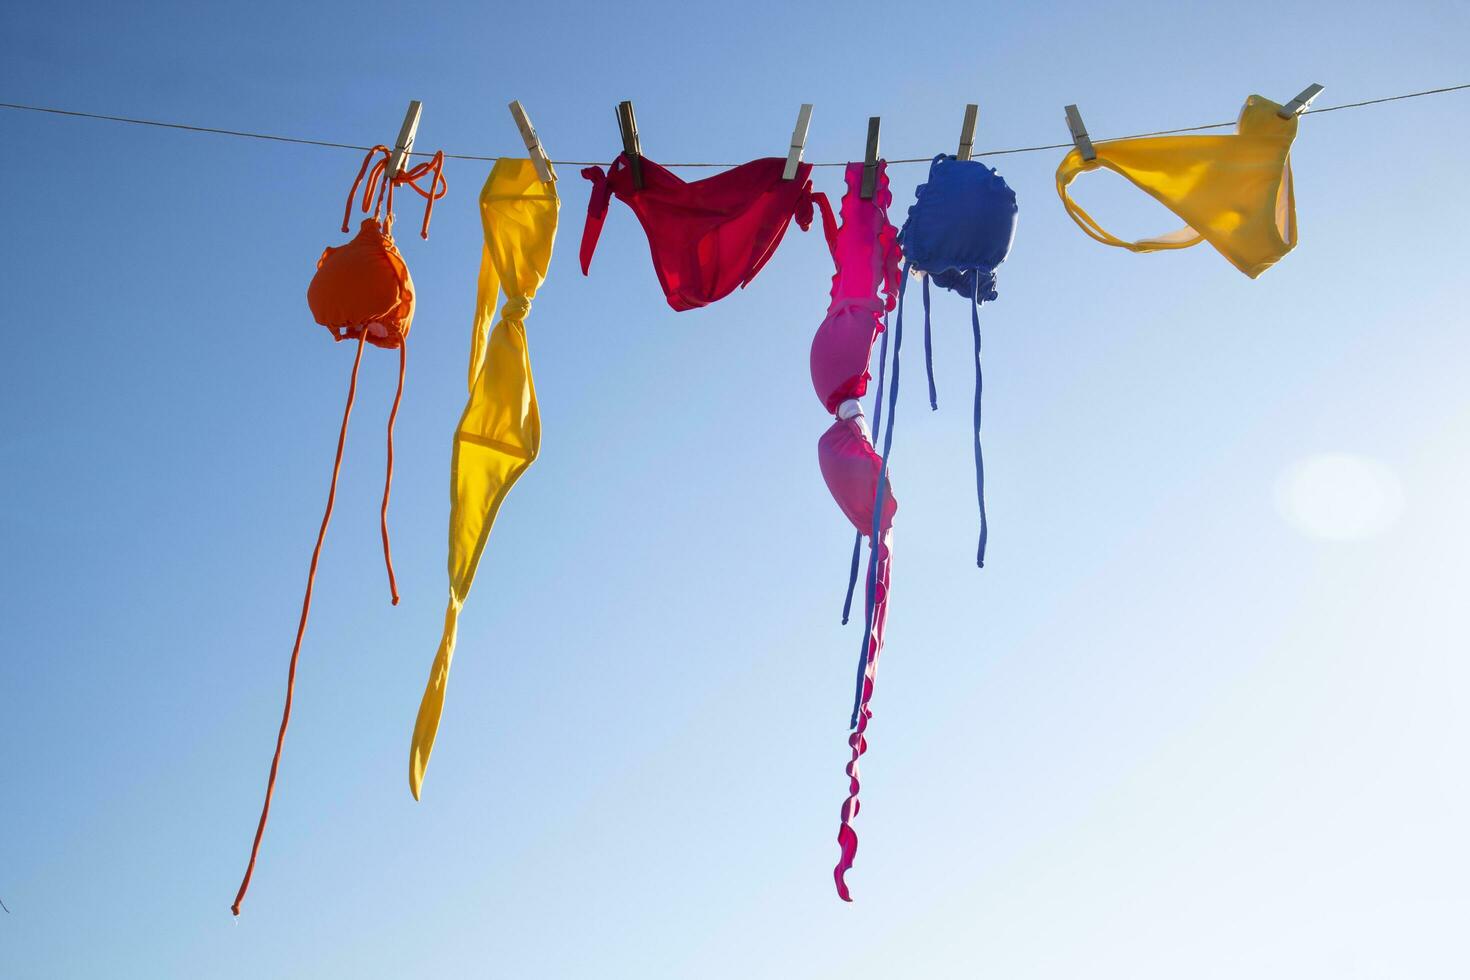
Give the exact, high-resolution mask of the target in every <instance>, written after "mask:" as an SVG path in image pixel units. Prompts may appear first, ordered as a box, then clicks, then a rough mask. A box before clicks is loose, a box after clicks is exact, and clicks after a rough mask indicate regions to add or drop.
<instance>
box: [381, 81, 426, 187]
mask: <svg viewBox="0 0 1470 980" xmlns="http://www.w3.org/2000/svg"><path fill="white" fill-rule="evenodd" d="M423 112H424V104H423V103H422V102H420V101H419V100H418V99H414V100H413V101H412V102H410V103H409V104H408V114H407V115H406V116H404V117H403V128H402V129H400V130H398V142H397V143H394V144H393V157H392V159H390V160H389V161H388V177H389V179H392V178H394V177H397V176H398V175H399V174H401V173H403V171H404V170H405V169H406V168H407V164H408V155H409V153H411V152H412V151H413V140H414V137H415V136H417V135H418V132H419V116H421V115H423Z"/></svg>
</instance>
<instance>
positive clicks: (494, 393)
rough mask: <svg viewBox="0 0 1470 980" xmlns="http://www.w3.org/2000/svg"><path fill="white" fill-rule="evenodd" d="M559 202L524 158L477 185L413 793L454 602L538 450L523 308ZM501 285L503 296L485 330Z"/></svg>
mask: <svg viewBox="0 0 1470 980" xmlns="http://www.w3.org/2000/svg"><path fill="white" fill-rule="evenodd" d="M560 208H561V202H560V201H559V200H558V199H557V195H556V184H554V183H542V182H541V179H540V178H539V177H538V176H537V174H536V169H535V167H534V165H533V164H532V162H531V161H530V160H512V159H507V158H505V157H502V158H501V159H500V160H498V161H496V163H495V167H494V168H493V169H492V170H491V171H490V176H489V178H488V179H487V180H486V181H485V186H484V188H483V189H482V190H481V191H480V221H481V224H482V225H483V228H484V234H485V244H484V248H483V250H482V252H481V257H480V281H479V288H478V291H477V296H476V300H475V319H474V327H473V329H472V331H471V334H470V370H469V387H470V395H469V401H468V402H467V403H466V404H465V409H464V414H463V415H462V416H461V417H460V420H459V427H458V428H457V429H456V430H455V433H454V454H453V458H452V462H451V463H450V479H449V489H450V511H449V606H448V608H447V609H446V610H445V612H444V634H443V636H442V637H441V638H440V640H439V649H438V652H437V653H435V654H434V663H433V666H432V667H430V669H429V683H428V686H427V687H426V688H425V690H424V697H423V701H422V703H421V704H420V705H419V714H418V719H417V720H416V721H415V723H414V729H413V745H412V748H411V750H410V752H409V763H408V785H409V789H410V790H411V791H412V792H413V795H414V798H415V799H418V797H419V793H420V791H421V790H422V788H423V782H424V770H425V768H427V766H428V764H429V754H430V753H431V752H432V751H433V749H434V736H435V734H436V733H437V732H438V730H439V718H440V715H442V714H443V711H444V688H445V685H446V684H447V683H448V680H449V664H450V661H451V660H452V659H453V657H454V645H455V638H456V635H457V632H458V627H459V612H460V609H461V608H462V607H463V606H464V601H465V597H466V596H467V595H468V594H469V591H470V584H471V583H472V582H473V581H474V579H475V569H476V568H477V567H478V566H479V564H480V556H481V554H482V553H483V552H484V550H485V542H486V540H487V539H488V538H489V536H490V529H491V527H492V526H493V525H494V524H495V515H496V514H497V513H498V512H499V510H500V505H501V504H502V503H503V502H504V501H505V497H506V495H507V494H508V493H510V488H511V487H512V486H514V485H515V482H516V480H518V479H520V476H521V474H522V473H524V472H525V471H526V469H527V468H528V467H530V465H531V463H532V462H534V461H535V459H536V454H537V453H538V452H539V451H540V449H541V415H540V411H539V409H538V407H537V405H536V385H535V383H534V382H533V380H532V378H531V359H530V353H529V351H528V349H527V345H526V314H527V313H528V312H529V311H530V309H531V300H532V299H534V298H535V296H536V290H537V289H538V288H540V286H541V283H542V282H544V281H545V279H546V269H547V266H548V265H550V263H551V246H552V242H553V241H554V240H555V238H556V224H557V213H558V211H559V210H560ZM502 291H504V293H505V303H504V304H503V305H502V306H501V308H500V320H499V322H498V323H496V324H495V329H494V330H491V329H490V323H491V320H492V319H493V318H494V316H495V305H496V303H497V302H498V301H499V299H500V294H501V292H502Z"/></svg>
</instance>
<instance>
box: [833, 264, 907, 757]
mask: <svg viewBox="0 0 1470 980" xmlns="http://www.w3.org/2000/svg"><path fill="white" fill-rule="evenodd" d="M908 284H909V264H908V263H907V262H905V263H904V267H903V278H902V281H901V282H900V283H899V287H898V317H897V318H896V320H895V322H894V327H893V381H892V382H890V383H889V386H888V428H887V429H886V430H884V433H883V457H882V458H883V462H882V463H881V464H880V465H879V467H878V490H877V492H876V493H875V494H874V499H873V534H872V537H871V539H870V540H869V542H868V594H867V612H866V615H865V616H864V620H863V648H862V655H861V656H860V657H858V671H857V690H856V692H855V693H854V695H853V701H852V720H851V721H850V722H848V726H847V727H848V728H857V723H858V712H860V711H861V710H862V706H863V678H864V676H865V675H866V674H867V672H868V660H869V658H870V657H871V656H872V650H871V645H872V640H873V605H874V602H875V600H876V597H877V593H878V542H879V540H880V538H881V536H882V534H883V497H884V495H885V493H886V491H887V489H888V455H889V453H890V451H892V449H893V417H894V415H895V410H896V409H897V407H898V352H899V350H900V349H901V348H902V347H903V297H904V293H905V292H906V291H907V290H908ZM887 333H888V331H886V330H885V331H884V335H885V339H884V347H885V348H886V347H887V337H886V335H887ZM880 366H881V362H880ZM875 414H876V410H875ZM874 430H875V432H876V430H877V424H876V423H874Z"/></svg>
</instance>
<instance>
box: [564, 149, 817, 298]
mask: <svg viewBox="0 0 1470 980" xmlns="http://www.w3.org/2000/svg"><path fill="white" fill-rule="evenodd" d="M639 163H640V169H641V171H642V176H643V186H642V187H641V188H637V187H635V186H634V178H633V170H632V166H631V164H630V161H629V158H628V155H627V154H626V153H624V154H620V155H619V156H618V158H617V159H616V160H614V161H613V163H612V165H611V166H610V167H609V168H608V170H607V172H606V173H604V172H603V169H602V168H601V167H588V168H586V169H585V170H583V171H582V176H583V177H586V178H587V179H588V180H590V181H592V196H591V199H590V200H589V201H588V202H587V224H586V226H585V227H584V229H583V231H582V250H581V259H582V274H583V275H586V274H587V270H588V269H589V268H590V267H591V264H592V253H593V252H594V251H595V250H596V249H597V239H598V237H599V236H600V235H601V234H602V225H603V223H604V222H605V221H606V220H607V208H608V203H609V202H610V200H611V198H612V196H613V195H614V194H616V195H617V197H618V198H619V199H620V200H621V201H623V202H624V203H625V204H627V205H628V207H630V208H632V209H633V213H634V214H636V215H637V216H638V220H639V222H640V223H641V224H642V225H643V230H644V232H645V233H646V234H647V236H648V248H649V251H650V252H651V253H652V255H653V268H654V271H655V272H657V273H658V282H659V285H660V286H661V287H662V288H663V291H664V297H665V298H666V299H667V300H668V301H669V305H670V306H672V307H673V308H674V309H676V310H693V309H697V308H699V307H701V306H708V305H709V304H711V303H713V302H715V301H716V300H720V299H723V298H725V297H726V296H728V295H729V294H730V293H731V292H733V291H734V290H735V289H736V288H737V287H741V288H743V287H745V286H747V285H749V284H750V282H751V280H753V279H754V278H755V277H756V274H757V273H759V272H760V270H761V267H762V266H764V265H765V264H766V262H767V260H769V259H770V257H771V255H772V254H774V252H775V251H776V246H777V245H779V244H780V243H781V238H782V236H783V235H785V234H786V227H787V226H788V225H789V224H790V223H791V219H792V218H795V219H796V222H797V224H798V225H800V226H801V229H802V230H803V231H805V230H807V229H808V228H810V227H811V223H812V217H813V212H812V207H813V205H816V206H818V207H820V208H821V210H822V220H823V226H824V229H825V230H826V232H827V236H828V239H829V242H830V239H831V236H832V235H833V234H834V232H835V229H834V227H833V225H834V219H833V217H832V206H831V205H830V204H829V203H828V202H827V196H826V195H825V194H821V193H816V192H813V191H812V183H811V171H812V168H811V164H809V163H803V164H800V165H799V166H798V167H797V169H796V178H795V179H794V180H782V179H781V175H782V172H783V171H784V169H785V166H786V161H785V160H782V159H778V158H775V157H767V158H765V159H761V160H752V161H751V162H749V163H745V164H741V165H740V166H738V167H735V168H733V169H730V170H726V171H723V172H721V173H717V174H715V175H714V176H712V177H706V178H704V179H703V180H697V181H694V182H693V183H686V182H685V181H683V180H680V179H679V178H678V177H676V176H674V174H672V173H670V172H669V171H668V170H666V169H664V168H663V167H660V166H659V165H658V164H656V163H654V162H653V161H652V160H649V159H648V158H646V157H639Z"/></svg>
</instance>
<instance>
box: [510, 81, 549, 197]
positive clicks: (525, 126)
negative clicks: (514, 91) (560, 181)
mask: <svg viewBox="0 0 1470 980" xmlns="http://www.w3.org/2000/svg"><path fill="white" fill-rule="evenodd" d="M510 115H511V118H512V119H514V120H515V121H516V129H519V130H520V131H521V141H522V142H523V143H525V144H526V152H527V154H529V155H530V157H531V165H532V166H534V167H535V168H536V176H537V177H540V178H541V183H543V184H551V183H554V182H555V181H556V171H555V170H553V169H552V167H551V159H550V158H549V157H547V155H546V151H545V150H544V149H542V147H541V137H539V136H537V135H536V130H535V128H534V127H532V125H531V117H530V116H528V115H526V110H525V108H524V107H523V106H522V105H521V103H520V100H519V99H517V100H516V101H514V102H512V103H511V104H510Z"/></svg>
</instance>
